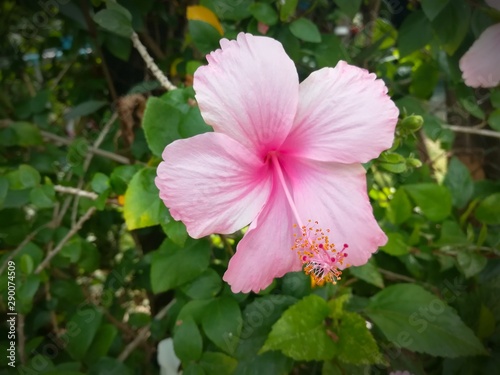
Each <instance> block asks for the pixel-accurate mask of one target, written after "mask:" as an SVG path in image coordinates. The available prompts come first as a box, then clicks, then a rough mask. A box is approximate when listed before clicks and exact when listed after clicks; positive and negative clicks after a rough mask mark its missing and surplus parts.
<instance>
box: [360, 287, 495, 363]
mask: <svg viewBox="0 0 500 375" xmlns="http://www.w3.org/2000/svg"><path fill="white" fill-rule="evenodd" d="M365 312H366V314H367V315H368V316H369V317H370V319H371V320H372V321H373V322H374V323H375V324H376V325H377V327H378V328H379V329H380V330H381V331H382V332H383V333H384V335H385V336H386V337H387V338H388V339H389V340H390V341H391V342H392V343H394V344H395V345H396V346H397V347H402V348H405V349H408V350H411V351H415V352H423V353H427V354H430V355H433V356H441V357H451V358H455V357H459V356H469V355H480V354H487V352H486V350H485V349H484V347H483V345H482V344H481V342H480V341H479V340H478V338H477V337H476V336H474V334H473V332H472V330H471V329H470V328H469V327H467V326H466V325H465V324H464V323H463V322H462V320H461V319H460V317H459V316H458V315H457V313H456V312H455V310H453V309H452V308H451V307H449V306H447V305H446V304H445V303H444V302H443V301H442V300H441V299H439V298H438V297H436V296H435V295H433V294H431V293H429V292H427V291H426V290H425V289H423V288H422V287H420V286H418V285H414V284H397V285H391V286H389V287H387V288H385V289H384V290H382V291H381V292H379V293H377V294H376V295H375V296H374V297H372V298H371V301H370V303H369V305H368V307H367V308H366V310H365Z"/></svg>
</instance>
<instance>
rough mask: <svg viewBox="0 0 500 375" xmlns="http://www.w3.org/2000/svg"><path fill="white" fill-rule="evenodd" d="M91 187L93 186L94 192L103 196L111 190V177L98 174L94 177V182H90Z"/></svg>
mask: <svg viewBox="0 0 500 375" xmlns="http://www.w3.org/2000/svg"><path fill="white" fill-rule="evenodd" d="M90 186H92V190H94V191H95V192H96V193H98V194H101V193H104V192H105V191H106V190H108V189H109V188H110V183H109V177H108V176H106V175H105V174H104V173H101V172H97V173H96V174H94V176H93V177H92V181H91V182H90Z"/></svg>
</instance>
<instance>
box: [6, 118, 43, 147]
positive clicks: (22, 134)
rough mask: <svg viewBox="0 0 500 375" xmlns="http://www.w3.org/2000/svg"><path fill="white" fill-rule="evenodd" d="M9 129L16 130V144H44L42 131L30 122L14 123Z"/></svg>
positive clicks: (25, 145) (26, 145)
mask: <svg viewBox="0 0 500 375" xmlns="http://www.w3.org/2000/svg"><path fill="white" fill-rule="evenodd" d="M9 127H10V128H11V129H12V130H14V133H15V134H16V144H17V145H19V146H23V147H29V146H37V145H39V144H41V143H42V142H43V139H42V135H41V133H40V130H39V129H38V128H37V127H36V126H35V125H33V124H30V123H29V122H14V123H12V124H10V125H9Z"/></svg>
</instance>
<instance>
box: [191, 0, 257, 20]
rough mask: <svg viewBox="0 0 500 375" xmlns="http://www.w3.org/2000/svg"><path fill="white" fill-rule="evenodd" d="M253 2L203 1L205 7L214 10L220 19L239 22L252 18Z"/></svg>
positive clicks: (232, 0) (244, 0)
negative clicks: (251, 7)
mask: <svg viewBox="0 0 500 375" xmlns="http://www.w3.org/2000/svg"><path fill="white" fill-rule="evenodd" d="M252 2H253V1H252V0H238V1H234V0H201V1H200V5H203V6H205V7H207V8H209V9H211V10H213V11H214V12H215V13H216V14H217V16H219V18H221V19H224V20H232V21H239V20H242V19H243V18H246V17H248V16H250V11H249V8H250V5H251V4H252Z"/></svg>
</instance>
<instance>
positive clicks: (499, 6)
mask: <svg viewBox="0 0 500 375" xmlns="http://www.w3.org/2000/svg"><path fill="white" fill-rule="evenodd" d="M486 4H488V5H489V6H490V7H492V8H495V9H496V10H500V0H486Z"/></svg>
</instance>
